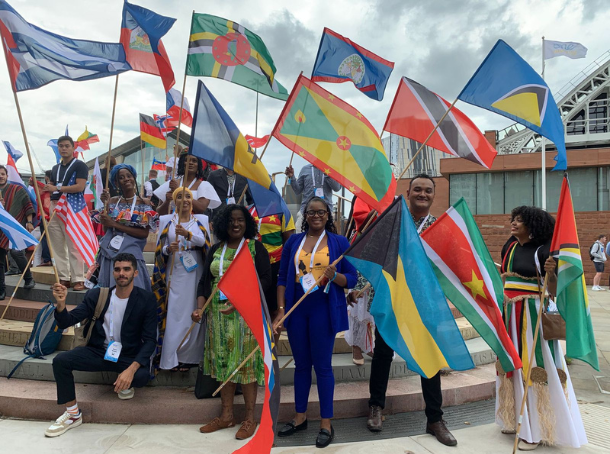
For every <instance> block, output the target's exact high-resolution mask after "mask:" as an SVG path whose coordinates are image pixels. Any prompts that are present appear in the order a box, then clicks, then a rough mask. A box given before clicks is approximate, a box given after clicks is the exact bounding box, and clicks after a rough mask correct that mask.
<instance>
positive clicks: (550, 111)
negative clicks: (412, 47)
mask: <svg viewBox="0 0 610 454" xmlns="http://www.w3.org/2000/svg"><path fill="white" fill-rule="evenodd" d="M458 99H460V100H462V101H464V102H467V103H469V104H473V105H475V106H479V107H482V108H483V109H487V110H491V111H492V112H495V113H497V114H500V115H504V116H505V117H508V118H510V119H512V120H514V121H516V122H518V123H521V124H522V125H525V126H527V127H528V128H529V129H531V130H532V131H535V132H537V133H538V134H540V135H542V136H544V137H546V138H547V139H549V140H551V141H552V142H553V143H554V144H555V146H556V147H557V157H555V160H556V161H557V164H556V165H555V168H554V169H553V170H565V169H566V168H567V166H568V160H567V156H566V145H565V133H564V128H563V122H562V120H561V115H560V114H559V109H558V108H557V104H556V103H555V99H554V98H553V94H552V93H551V89H550V88H549V87H548V85H547V84H546V82H545V81H544V80H543V79H542V77H540V75H539V74H538V73H537V72H536V71H535V70H534V69H533V68H532V67H531V66H530V65H528V64H527V62H526V61H525V60H523V58H521V57H520V56H519V54H518V53H517V52H515V51H514V50H513V48H512V47H510V46H509V45H508V44H506V43H505V42H504V41H502V40H498V42H497V43H496V45H495V46H494V48H493V49H492V50H491V52H490V53H489V55H487V57H486V58H485V60H483V63H481V66H479V69H477V72H475V73H474V76H472V78H471V79H470V81H469V82H468V84H466V86H465V87H464V89H463V90H462V92H461V93H460V94H459V96H458Z"/></svg>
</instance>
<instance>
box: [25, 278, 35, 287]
mask: <svg viewBox="0 0 610 454" xmlns="http://www.w3.org/2000/svg"><path fill="white" fill-rule="evenodd" d="M34 287H36V281H34V278H32V277H31V278H29V279H26V280H25V283H24V284H23V288H24V289H26V290H29V289H33V288H34Z"/></svg>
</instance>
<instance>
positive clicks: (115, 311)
mask: <svg viewBox="0 0 610 454" xmlns="http://www.w3.org/2000/svg"><path fill="white" fill-rule="evenodd" d="M127 301H129V298H124V299H122V298H117V296H116V289H114V290H113V291H112V294H111V295H110V304H109V305H108V309H107V310H106V314H105V315H104V325H103V326H104V333H106V341H105V342H104V346H106V347H107V346H108V344H109V343H110V340H111V338H113V339H114V340H115V341H116V342H121V326H123V317H124V316H125V309H126V308H127ZM110 317H112V323H111V319H110Z"/></svg>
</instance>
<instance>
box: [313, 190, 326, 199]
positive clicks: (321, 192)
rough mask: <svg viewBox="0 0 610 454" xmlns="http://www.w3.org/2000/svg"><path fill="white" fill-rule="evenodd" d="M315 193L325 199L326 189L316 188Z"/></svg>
mask: <svg viewBox="0 0 610 454" xmlns="http://www.w3.org/2000/svg"><path fill="white" fill-rule="evenodd" d="M315 195H316V197H320V198H321V199H323V198H324V189H322V188H316V190H315Z"/></svg>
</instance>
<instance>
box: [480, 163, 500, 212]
mask: <svg viewBox="0 0 610 454" xmlns="http://www.w3.org/2000/svg"><path fill="white" fill-rule="evenodd" d="M476 212H477V214H502V213H504V173H503V172H494V173H478V174H477V207H476Z"/></svg>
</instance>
